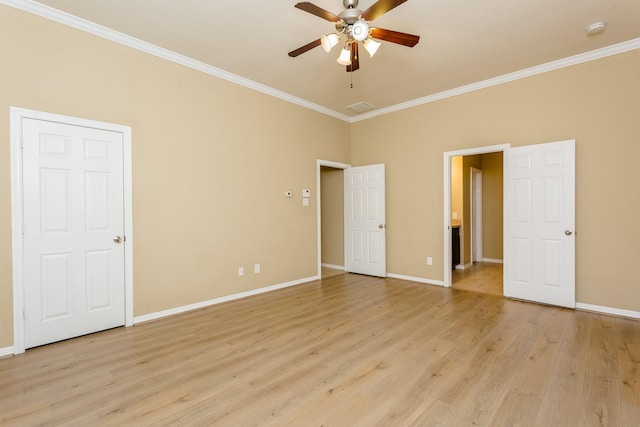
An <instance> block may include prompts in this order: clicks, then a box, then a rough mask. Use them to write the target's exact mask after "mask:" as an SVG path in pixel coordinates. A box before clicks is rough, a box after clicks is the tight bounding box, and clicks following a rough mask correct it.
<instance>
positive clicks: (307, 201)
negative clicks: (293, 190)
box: [302, 197, 309, 206]
mask: <svg viewBox="0 0 640 427" xmlns="http://www.w3.org/2000/svg"><path fill="white" fill-rule="evenodd" d="M302 206H309V199H308V198H307V197H305V198H304V199H302Z"/></svg>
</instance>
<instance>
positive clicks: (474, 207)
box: [469, 167, 482, 264]
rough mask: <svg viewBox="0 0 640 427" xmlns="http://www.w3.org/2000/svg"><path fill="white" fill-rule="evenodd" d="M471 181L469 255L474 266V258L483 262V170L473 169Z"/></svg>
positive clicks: (470, 175) (470, 176)
mask: <svg viewBox="0 0 640 427" xmlns="http://www.w3.org/2000/svg"><path fill="white" fill-rule="evenodd" d="M469 179H470V183H469V196H470V197H471V200H470V201H469V206H470V209H469V210H470V214H471V217H470V218H469V219H470V221H469V225H470V228H469V234H470V236H469V237H470V243H471V247H470V252H469V253H470V255H471V259H470V261H471V263H472V264H473V262H474V258H475V260H476V261H482V170H481V169H476V168H474V167H472V168H471V172H470V174H469ZM478 184H479V185H478ZM474 212H475V215H474ZM478 225H479V226H478Z"/></svg>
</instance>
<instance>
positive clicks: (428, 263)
mask: <svg viewBox="0 0 640 427" xmlns="http://www.w3.org/2000/svg"><path fill="white" fill-rule="evenodd" d="M427 265H433V258H431V257H430V256H429V257H427Z"/></svg>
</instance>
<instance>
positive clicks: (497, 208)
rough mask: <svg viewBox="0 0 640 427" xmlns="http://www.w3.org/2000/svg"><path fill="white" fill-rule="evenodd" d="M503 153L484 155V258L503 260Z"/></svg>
mask: <svg viewBox="0 0 640 427" xmlns="http://www.w3.org/2000/svg"><path fill="white" fill-rule="evenodd" d="M502 201H503V172H502V152H499V153H489V154H483V155H482V256H483V258H490V259H494V260H501V259H503V253H502V248H503V246H504V245H503V234H502V229H503V218H502V212H503V203H502Z"/></svg>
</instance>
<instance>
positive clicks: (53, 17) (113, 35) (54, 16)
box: [0, 0, 351, 122]
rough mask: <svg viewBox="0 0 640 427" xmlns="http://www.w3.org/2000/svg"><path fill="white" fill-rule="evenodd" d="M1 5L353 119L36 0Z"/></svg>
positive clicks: (1, 0) (3, 1)
mask: <svg viewBox="0 0 640 427" xmlns="http://www.w3.org/2000/svg"><path fill="white" fill-rule="evenodd" d="M0 4H4V5H7V6H10V7H13V8H15V9H19V10H22V11H24V12H28V13H31V14H33V15H37V16H40V17H42V18H45V19H48V20H50V21H53V22H57V23H59V24H63V25H66V26H68V27H71V28H75V29H77V30H80V31H84V32H85V33H89V34H93V35H94V36H98V37H101V38H103V39H107V40H110V41H112V42H115V43H118V44H121V45H124V46H127V47H130V48H133V49H137V50H139V51H142V52H145V53H148V54H150V55H154V56H156V57H158V58H162V59H165V60H167V61H171V62H173V63H176V64H179V65H183V66H185V67H188V68H191V69H194V70H196V71H200V72H203V73H205V74H209V75H211V76H214V77H218V78H221V79H223V80H227V81H229V82H231V83H235V84H238V85H240V86H244V87H246V88H249V89H253V90H255V91H258V92H261V93H264V94H266V95H270V96H273V97H275V98H278V99H281V100H283V101H287V102H290V103H292V104H296V105H299V106H301V107H304V108H308V109H310V110H314V111H317V112H318V113H322V114H326V115H328V116H331V117H335V118H336V119H340V120H343V121H346V122H348V121H349V119H350V118H351V117H350V116H347V115H346V114H342V113H339V112H337V111H334V110H332V109H330V108H327V107H323V106H322V105H318V104H315V103H313V102H310V101H307V100H306V99H302V98H298V97H296V96H293V95H290V94H288V93H286V92H283V91H280V90H277V89H274V88H272V87H270V86H267V85H264V84H262V83H258V82H256V81H253V80H250V79H247V78H244V77H241V76H238V75H237V74H233V73H230V72H228V71H225V70H222V69H220V68H217V67H214V66H212V65H209V64H205V63H204V62H201V61H197V60H195V59H193V58H189V57H187V56H185V55H181V54H179V53H176V52H173V51H171V50H168V49H164V48H162V47H160V46H156V45H154V44H151V43H148V42H145V41H143V40H140V39H137V38H135V37H131V36H129V35H127V34H124V33H121V32H119V31H115V30H112V29H110V28H107V27H104V26H102V25H98V24H96V23H94V22H91V21H88V20H86V19H82V18H79V17H77V16H74V15H71V14H69V13H66V12H63V11H60V10H58V9H54V8H52V7H49V6H46V5H43V4H41V3H37V2H35V1H32V0H0Z"/></svg>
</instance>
